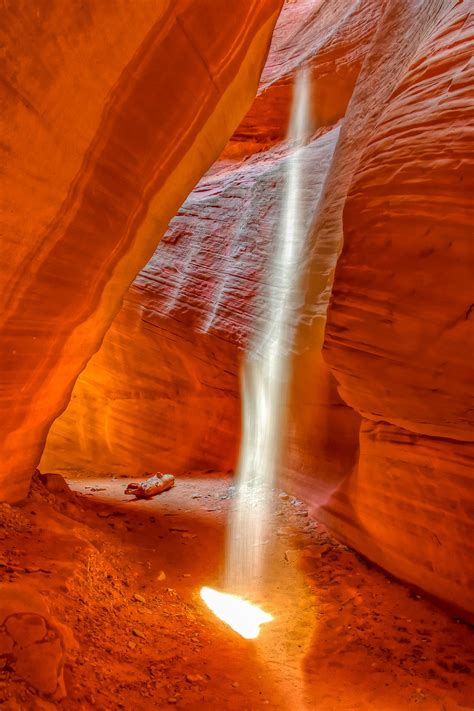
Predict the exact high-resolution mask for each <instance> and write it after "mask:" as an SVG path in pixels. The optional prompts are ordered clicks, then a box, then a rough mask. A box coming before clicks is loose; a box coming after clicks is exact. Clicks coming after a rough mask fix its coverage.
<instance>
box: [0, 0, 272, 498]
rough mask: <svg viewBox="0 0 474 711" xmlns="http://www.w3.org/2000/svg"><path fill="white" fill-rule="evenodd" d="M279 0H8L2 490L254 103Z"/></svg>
mask: <svg viewBox="0 0 474 711" xmlns="http://www.w3.org/2000/svg"><path fill="white" fill-rule="evenodd" d="M280 5H281V0H264V2H261V0H258V1H257V0H241V1H240V2H237V3H235V4H234V6H233V10H232V13H230V12H229V11H228V3H227V2H224V0H221V1H220V2H216V1H215V0H198V1H196V0H193V1H192V2H190V0H178V1H177V2H173V3H164V2H158V1H157V0H144V1H143V2H139V3H135V2H129V1H128V0H121V1H120V2H119V3H118V4H117V3H114V4H112V5H110V4H109V3H105V4H104V3H102V4H101V3H99V4H98V3H95V2H92V0H86V1H85V2H81V3H78V4H77V3H72V4H71V3H66V4H65V3H63V2H59V0H47V1H46V0H42V1H39V2H37V3H35V4H34V6H29V5H28V4H23V3H4V4H3V5H2V9H1V14H2V18H1V21H0V26H1V28H2V45H4V48H5V51H4V55H3V60H2V63H3V66H2V75H3V79H2V92H3V96H4V107H3V116H4V118H5V122H4V129H3V136H2V144H1V145H2V151H3V153H4V158H3V161H2V164H3V169H4V190H3V191H2V193H3V201H4V202H3V209H2V213H3V217H4V220H5V226H4V236H3V238H2V257H1V259H0V269H1V270H2V291H1V303H2V311H1V313H2V319H1V326H0V328H1V334H0V339H1V343H2V354H1V363H0V371H1V373H2V378H3V387H2V394H1V402H0V413H1V420H2V426H1V432H0V441H1V443H2V445H1V453H2V472H1V474H0V491H1V493H2V497H5V498H7V499H13V500H14V499H18V498H20V497H22V496H24V494H25V493H26V491H27V490H28V484H29V479H30V476H31V473H32V471H33V470H34V467H35V465H36V463H37V462H38V460H39V457H40V455H41V451H42V448H43V444H44V440H45V436H46V434H47V431H48V429H49V426H50V424H51V422H52V421H53V420H54V418H55V417H56V416H57V415H58V413H59V412H60V411H61V410H62V409H63V408H64V407H65V406H66V404H67V402H68V399H69V396H70V392H71V389H72V386H73V384H74V381H75V379H76V377H77V375H78V374H79V372H80V371H81V370H82V369H83V368H84V366H85V365H86V363H87V361H88V360H89V358H90V356H91V354H92V353H93V352H94V351H96V350H97V349H98V347H99V345H100V342H101V340H102V338H103V335H104V333H105V331H106V330H107V328H108V327H109V326H110V323H111V322H112V320H113V318H114V316H115V314H116V313H117V311H118V309H119V307H120V301H121V298H122V296H123V293H124V291H125V290H126V289H127V288H128V286H129V284H130V282H131V281H132V279H133V278H134V277H135V275H136V274H137V272H138V271H139V269H140V268H141V267H142V266H143V265H144V264H145V263H146V262H147V260H148V259H149V258H150V256H151V254H152V253H153V249H154V248H155V246H156V244H157V242H158V240H159V238H160V237H161V235H162V233H163V232H164V230H165V228H166V226H167V224H168V222H169V220H170V218H171V217H172V216H173V215H174V214H175V212H176V210H177V208H178V207H179V205H180V204H181V202H182V201H183V199H184V198H185V196H186V195H187V194H188V193H189V191H190V189H191V188H192V187H193V186H194V184H195V183H196V181H197V180H198V179H199V177H200V176H201V175H202V173H203V172H204V171H205V170H206V169H207V168H208V167H209V165H210V164H211V163H212V161H213V160H215V158H216V157H217V156H218V155H219V153H220V151H221V150H222V148H223V146H224V145H225V142H226V140H227V139H228V137H229V135H230V134H231V133H232V131H233V130H234V129H235V126H236V124H237V123H238V120H239V119H240V118H241V116H242V115H243V114H244V113H245V111H246V110H247V109H248V107H249V104H250V102H251V100H252V99H253V97H254V95H255V91H256V88H257V82H258V78H259V76H260V72H261V69H262V66H263V61H264V58H265V55H266V51H267V47H268V43H269V39H270V36H271V32H272V29H273V25H274V22H275V20H276V15H277V12H278V10H279V8H280ZM164 67H166V71H164V69H163V68H164Z"/></svg>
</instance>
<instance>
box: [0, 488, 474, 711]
mask: <svg viewBox="0 0 474 711" xmlns="http://www.w3.org/2000/svg"><path fill="white" fill-rule="evenodd" d="M229 482H230V479H229V478H227V477H225V476H222V477H220V478H219V477H218V476H217V475H215V474H213V476H212V478H210V479H208V480H206V479H205V478H203V477H202V474H201V476H200V477H199V482H197V480H196V479H194V480H193V478H192V477H190V478H189V480H186V479H185V478H182V479H181V480H180V482H179V487H178V488H177V489H176V492H175V494H174V495H173V497H163V498H161V497H159V498H157V499H154V500H153V501H152V502H151V503H150V502H144V503H143V504H142V503H140V502H137V503H136V504H134V506H133V507H130V506H129V505H128V502H125V501H124V500H123V481H122V480H120V479H117V480H115V481H112V480H108V481H104V480H101V481H97V480H83V481H71V482H69V485H70V487H71V490H72V491H70V492H66V491H63V492H59V493H56V494H53V493H52V492H50V491H49V490H48V489H47V488H46V487H45V486H44V485H43V484H42V483H41V482H40V481H39V480H36V482H35V484H34V486H33V487H32V493H31V496H30V498H29V499H28V500H27V501H26V502H24V504H23V505H22V506H19V507H11V506H0V562H1V567H0V579H1V582H2V584H1V585H0V590H3V589H5V588H6V589H8V590H13V589H14V587H15V586H18V585H20V586H22V588H26V589H27V591H28V595H30V596H32V598H35V599H36V601H37V603H36V604H37V605H39V607H34V608H31V607H27V608H26V609H25V608H22V607H21V606H19V603H21V597H19V596H18V595H15V599H14V602H13V607H12V608H11V609H10V608H9V611H8V610H7V613H6V615H2V616H3V617H4V620H3V621H0V709H2V710H3V709H5V711H41V710H42V711H54V709H55V708H58V709H61V710H62V711H90V710H91V709H95V708H97V709H100V711H115V710H116V709H124V711H130V710H134V709H140V710H142V709H143V711H152V710H154V709H161V708H167V707H169V706H176V707H177V708H178V709H181V708H182V709H185V710H187V711H208V709H212V708H216V709H219V711H221V710H222V711H244V710H246V711H247V710H251V711H254V709H255V710H258V709H259V708H262V707H264V706H266V707H267V708H268V707H269V708H271V709H272V710H274V711H293V709H295V710H296V709H298V711H299V709H303V708H304V709H305V710H306V711H313V709H314V711H316V710H317V711H343V710H346V709H352V708H355V707H356V706H357V708H358V709H360V711H375V710H376V711H402V709H403V711H405V709H406V710H407V711H440V710H441V709H443V708H444V709H445V710H446V711H461V710H462V711H464V709H468V708H470V706H469V702H470V699H471V698H472V697H473V695H474V694H473V692H474V689H473V682H472V668H473V665H474V659H473V655H471V654H470V652H469V644H470V640H471V637H470V631H469V629H468V627H467V625H465V624H464V623H462V622H460V621H459V620H458V619H457V620H452V619H450V617H449V616H448V615H446V614H445V613H444V612H442V611H440V610H439V609H438V608H436V607H435V606H434V605H433V604H432V603H430V602H428V601H427V600H425V599H424V598H423V596H420V595H419V593H418V592H416V593H415V594H414V595H413V596H410V592H409V590H408V589H407V588H406V587H404V586H402V585H399V584H398V583H396V582H394V581H391V584H389V580H388V579H387V578H386V577H385V576H384V575H383V574H382V573H381V572H380V571H378V570H376V569H375V568H374V567H373V566H370V565H369V564H367V563H366V562H365V561H363V560H362V559H361V558H360V557H359V556H357V555H356V554H354V552H353V551H351V550H350V549H349V548H348V547H347V546H345V545H342V544H340V543H339V542H338V541H336V540H335V539H334V538H333V537H332V536H331V535H330V534H329V533H328V532H327V530H326V529H325V527H324V526H323V525H321V524H320V525H319V526H316V524H315V522H314V521H312V520H311V517H310V516H308V517H302V516H298V515H297V513H298V511H299V509H298V507H296V506H294V505H291V500H290V499H288V500H285V499H280V498H279V496H278V492H275V493H274V497H275V511H274V516H275V519H274V531H275V533H276V531H277V529H278V528H279V526H280V524H281V526H280V527H281V528H282V533H283V535H282V536H276V535H274V536H273V537H270V540H269V542H268V546H267V547H266V549H268V556H269V557H268V561H267V562H268V570H267V571H266V572H265V576H266V577H265V578H264V581H263V591H260V593H258V592H256V593H255V598H252V600H253V601H254V602H255V603H256V604H261V605H262V607H264V609H267V610H268V611H269V612H271V614H272V615H273V616H274V618H275V622H276V624H274V625H273V624H272V625H268V627H267V629H266V630H265V631H264V632H262V634H261V636H260V638H259V639H258V640H257V641H256V642H253V641H248V640H242V639H241V638H240V637H238V636H237V635H235V634H234V633H233V632H232V631H231V630H229V628H227V627H226V626H225V625H224V624H223V623H221V622H220V621H219V620H217V619H215V618H214V617H213V616H212V615H210V613H209V612H208V611H207V609H206V608H204V607H203V605H202V602H201V600H200V597H199V590H200V587H201V586H202V585H206V584H207V585H211V586H213V587H218V586H219V583H220V578H219V574H220V573H219V571H220V568H221V565H222V561H223V557H224V552H225V536H224V532H225V523H226V517H227V514H228V510H229V509H230V508H232V504H233V502H232V498H228V500H227V501H225V496H224V495H225V493H226V492H227V490H228V488H229ZM91 485H92V487H93V488H94V489H99V490H101V491H94V492H92V496H90V495H89V494H90V493H91V489H90V488H89V489H87V490H86V486H88V487H90V486H91ZM104 489H105V491H104ZM78 491H79V492H80V495H78V494H77V493H76V492H78ZM196 491H197V493H199V494H200V495H202V498H203V500H204V501H205V500H206V496H207V492H208V491H212V492H213V493H215V494H216V495H218V496H219V497H220V498H221V500H223V501H224V502H225V503H223V509H222V511H217V512H213V513H207V512H206V511H205V506H203V507H200V505H199V504H193V505H194V507H195V508H194V510H192V511H190V510H189V508H190V506H189V504H190V501H191V499H192V495H193V494H194V493H196ZM86 495H87V496H86ZM289 504H290V505H289ZM150 509H153V511H150ZM99 511H100V512H103V513H104V514H107V515H106V516H100V517H99V516H98V515H97V512H99ZM165 513H174V514H175V516H176V518H175V519H174V520H173V522H174V523H176V526H175V527H176V528H182V529H185V531H186V532H189V533H190V534H192V535H196V536H197V538H186V539H185V540H183V538H182V536H181V535H179V533H178V535H173V534H171V533H170V532H169V530H168V525H167V523H166V522H167V521H169V519H166V518H165V517H164V514H165ZM151 514H153V515H151ZM117 520H121V522H123V523H124V527H123V528H122V527H121V528H115V527H111V526H110V523H112V522H115V521H117ZM164 569H166V574H165V572H164ZM27 571H35V572H34V574H31V572H30V573H28V572H27ZM45 571H46V572H45ZM188 576H189V577H188ZM167 578H169V583H168V585H171V586H172V587H165V586H164V585H163V584H162V581H164V580H165V579H167ZM4 608H5V604H4V603H3V602H1V596H0V610H1V611H2V612H3V610H4ZM46 644H47V645H49V646H45V647H43V646H42V645H46ZM39 653H40V654H41V656H38V654H39ZM23 654H24V655H25V656H24V658H23V661H22V662H21V663H20V662H19V659H20V655H23ZM28 655H29V656H28ZM37 670H40V671H41V673H40V674H39V672H38V674H39V676H35V674H36V673H37ZM471 705H472V704H471Z"/></svg>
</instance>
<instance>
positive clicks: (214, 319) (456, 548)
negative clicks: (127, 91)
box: [42, 0, 474, 614]
mask: <svg viewBox="0 0 474 711" xmlns="http://www.w3.org/2000/svg"><path fill="white" fill-rule="evenodd" d="M472 36H473V30H472V10H471V6H470V3H469V2H467V1H462V0H461V1H460V2H456V3H453V2H448V0H418V1H417V2H413V3H407V2H404V1H403V0H387V1H386V2H384V3H382V2H370V1H369V0H366V1H365V2H361V3H354V4H351V5H350V6H348V5H347V4H346V3H340V2H339V3H337V2H332V0H324V1H321V0H311V1H310V0H299V1H298V2H295V3H288V4H285V6H284V11H283V12H282V14H281V16H280V20H279V23H278V25H277V27H276V30H275V35H274V38H273V43H272V49H271V52H270V55H269V58H268V62H267V65H266V67H265V70H264V72H263V75H262V81H261V85H260V90H259V93H258V96H257V98H256V100H255V102H254V104H253V106H252V108H251V109H250V111H249V113H248V114H247V115H246V117H245V118H244V120H243V122H242V123H241V125H240V126H239V128H238V129H237V131H236V133H235V134H234V136H233V139H232V140H231V141H230V142H229V143H228V144H227V146H226V147H225V150H224V153H223V155H222V156H221V160H220V161H218V163H216V164H215V165H214V166H213V167H212V169H211V170H210V171H209V173H208V174H207V175H206V176H205V177H204V178H203V180H202V181H201V182H200V184H199V185H198V186H197V188H196V189H195V190H194V191H193V193H192V194H191V196H190V197H189V198H188V200H187V201H186V203H185V204H184V205H183V208H182V209H181V210H180V213H179V214H178V216H177V217H176V218H175V219H174V220H173V222H172V223H171V225H170V228H169V230H168V232H167V234H166V237H165V239H164V240H163V242H162V243H161V245H160V246H159V248H158V249H157V250H156V252H155V254H154V256H153V259H152V260H151V262H150V263H149V264H148V265H147V267H146V268H145V269H144V270H142V272H141V273H140V275H139V277H138V278H137V279H136V280H135V282H134V284H133V286H132V287H131V289H130V290H129V292H128V293H127V295H126V297H125V301H124V305H123V308H122V310H121V312H120V314H119V316H118V317H117V319H116V321H115V322H114V324H113V326H112V328H111V329H110V331H109V332H108V334H107V336H106V338H105V340H104V344H103V346H102V349H101V351H100V352H99V353H98V354H97V356H95V358H93V359H92V360H91V362H90V364H89V366H88V368H87V369H86V371H85V372H84V373H83V375H82V376H81V378H80V380H79V381H78V383H77V385H76V388H75V391H74V394H73V400H72V402H71V404H70V406H69V408H68V409H67V410H66V412H65V413H64V415H63V416H62V417H61V418H59V419H58V420H57V421H56V422H55V424H54V427H53V428H52V430H51V433H50V435H49V439H48V446H47V449H46V452H45V455H44V459H43V462H42V466H44V468H45V469H53V470H54V469H55V470H58V471H68V470H70V469H71V468H72V469H75V470H79V471H81V472H82V473H88V472H94V473H96V472H101V473H104V472H106V471H110V472H127V473H131V474H133V473H139V472H140V471H145V470H147V469H155V468H164V469H166V468H169V469H172V470H176V471H180V470H184V469H186V468H194V467H198V466H199V467H205V466H209V467H210V468H228V467H229V466H232V463H233V462H234V459H235V454H236V448H237V443H238V436H239V402H238V380H237V378H238V370H239V363H240V359H241V353H242V350H243V349H244V347H245V344H246V342H247V340H248V338H249V337H250V336H251V335H252V334H253V333H254V331H255V329H258V327H259V323H261V321H260V319H261V317H262V314H263V313H264V308H263V307H264V304H263V303H262V298H263V296H262V294H263V291H262V289H261V287H260V284H261V281H262V278H263V275H264V268H265V264H266V261H267V259H268V254H269V252H270V250H271V246H272V239H273V237H274V234H275V227H276V225H277V224H278V218H279V196H280V187H281V185H282V179H283V174H284V166H285V159H286V153H285V151H286V149H285V145H284V143H283V139H284V135H285V131H286V123H287V118H288V113H289V102H290V97H291V88H292V83H293V79H294V74H295V71H296V69H297V68H298V67H299V66H302V65H303V64H304V63H305V62H307V63H308V64H309V66H310V68H311V78H312V86H313V90H314V91H313V96H314V97H315V99H314V102H313V109H314V117H315V131H314V134H313V137H312V140H311V142H310V144H309V145H308V146H307V147H306V149H305V156H306V160H307V165H308V170H307V183H306V190H305V193H304V198H303V200H302V208H303V209H304V213H305V215H306V218H305V219H307V222H308V224H309V223H310V221H311V219H312V220H313V222H312V225H313V226H312V229H311V230H310V258H309V260H308V264H307V269H306V271H305V273H304V279H305V299H304V303H303V304H302V306H301V310H300V312H299V313H298V314H294V318H295V319H298V329H297V337H296V342H295V347H294V354H293V381H292V384H291V393H290V403H289V423H288V437H287V448H286V449H287V460H286V461H285V462H284V470H285V471H284V478H283V483H284V484H285V486H287V488H288V490H289V491H291V492H293V493H297V494H298V495H300V496H301V497H302V498H304V499H305V500H306V501H308V502H309V504H310V505H311V507H312V509H313V511H314V512H315V513H316V514H317V515H318V516H319V517H320V518H321V519H323V520H324V521H325V522H326V523H328V524H329V525H330V527H331V528H332V529H333V531H335V532H336V534H337V535H338V536H339V537H341V538H343V539H344V540H346V541H347V542H348V543H350V544H352V545H354V546H355V547H356V548H357V549H358V550H360V551H361V552H362V553H364V554H365V555H366V556H368V557H369V558H370V559H372V560H373V561H375V562H376V563H378V564H379V565H381V566H383V567H385V568H386V569H387V570H389V571H391V572H392V573H394V574H395V575H397V576H399V577H401V578H403V579H405V580H408V581H410V582H412V583H414V584H416V585H418V586H420V587H421V588H424V589H425V590H427V591H429V592H430V593H432V594H434V595H436V596H438V597H440V598H442V599H444V600H446V601H448V602H449V603H451V604H453V605H455V606H457V607H458V608H461V609H463V610H464V611H465V612H466V611H467V612H468V614H469V611H470V612H471V613H472V611H473V608H472V600H471V599H470V590H471V589H472V587H473V582H474V581H473V578H474V574H473V570H472V560H473V557H472V546H471V540H472V538H473V535H472V534H473V531H472V458H473V450H472V447H473V446H474V445H473V443H472V442H473V439H474V438H473V428H472V413H473V412H474V408H473V407H472V400H471V399H470V398H471V397H472V392H473V388H472V363H471V361H472V358H471V352H472V317H473V313H474V308H471V303H472V302H473V301H474V299H473V298H472V297H470V296H469V287H470V283H471V281H472V278H471V275H472V273H473V272H474V270H473V252H472V247H471V242H470V240H469V235H470V231H472V230H471V227H472V224H473V215H472V204H471V202H472V201H471V202H470V196H471V195H472V146H471V144H470V143H469V141H468V133H467V130H468V126H469V124H470V122H472V114H471V111H472V106H473V101H472V99H473V97H472V93H469V92H472V67H473V65H472ZM341 250H342V254H341V257H340V259H339V262H338V266H337V270H336V273H335V276H334V269H335V265H336V261H337V257H338V255H339V253H341ZM333 281H334V290H333V296H332V300H331V306H330V310H329V316H328V321H327V326H326V313H327V308H328V303H329V299H330V295H331V289H332V285H333ZM323 343H324V359H325V360H324V361H323V360H322V354H321V349H322V346H323ZM104 413H105V414H104Z"/></svg>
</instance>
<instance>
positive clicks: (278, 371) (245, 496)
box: [201, 69, 310, 638]
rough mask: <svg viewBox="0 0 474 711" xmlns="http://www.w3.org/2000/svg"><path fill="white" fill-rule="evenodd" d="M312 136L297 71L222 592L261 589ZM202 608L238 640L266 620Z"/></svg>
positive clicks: (304, 75)
mask: <svg viewBox="0 0 474 711" xmlns="http://www.w3.org/2000/svg"><path fill="white" fill-rule="evenodd" d="M309 134H310V77H309V73H308V71H307V70H306V69H303V70H301V71H300V72H299V73H298V75H297V77H296V82H295V90H294V97H293V107H292V114H291V121H290V126H289V131H288V148H289V151H290V155H289V157H288V158H287V159H286V172H285V179H284V187H283V194H282V211H281V219H280V229H279V233H278V235H277V239H275V248H274V253H273V256H272V259H271V261H270V264H269V268H268V272H267V279H266V280H265V281H266V283H267V284H268V286H267V294H266V299H265V300H264V302H265V303H266V304H267V305H268V306H267V309H266V312H265V313H264V314H262V322H263V328H262V329H260V330H259V332H258V334H257V335H256V337H255V338H254V340H253V342H252V343H251V344H250V348H249V351H248V353H247V356H246V360H245V364H244V368H243V376H242V409H243V412H242V414H243V434H242V443H241V451H240V461H239V466H238V472H237V494H236V502H235V509H234V511H233V513H232V514H231V520H230V526H229V537H228V548H227V559H226V579H225V588H226V589H227V590H232V591H233V592H239V593H247V592H249V591H254V590H255V589H256V587H257V586H258V584H259V579H260V577H261V573H262V565H263V561H264V551H265V544H266V540H267V537H268V534H269V531H268V523H269V518H270V516H271V513H272V510H271V490H272V488H273V487H274V485H275V482H276V475H277V471H278V463H279V460H280V449H281V442H282V439H283V429H284V426H285V418H284V412H285V408H286V397H287V387H288V377H289V357H290V351H291V346H292V342H293V334H294V328H295V311H296V308H297V305H298V303H299V301H300V299H299V297H300V278H299V275H300V273H301V266H302V260H303V258H304V244H305V237H306V229H305V221H304V219H303V211H302V208H301V193H302V187H303V186H302V181H303V155H302V153H303V148H304V146H305V144H306V142H307V140H308V138H309ZM201 597H202V598H203V600H204V601H205V602H206V604H207V605H208V607H210V609H211V610H212V611H213V612H214V613H215V614H216V615H217V616H218V617H220V618H221V619H222V620H224V621H225V622H227V624H229V625H230V626H231V627H232V628H233V629H234V630H235V631H237V632H239V634H241V635H242V636H243V637H247V638H254V637H257V636H258V633H259V625H260V624H261V623H262V622H269V621H270V620H271V619H272V618H271V616H270V615H268V614H267V613H265V612H263V611H262V610H261V609H260V608H257V607H254V606H252V605H250V603H248V602H247V601H245V600H243V599H241V598H240V599H239V598H237V597H236V596H234V595H225V594H223V593H218V592H216V591H213V590H210V589H209V588H203V589H202V590H201Z"/></svg>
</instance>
